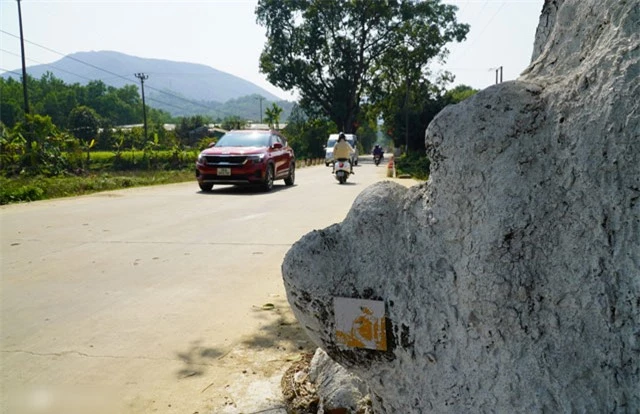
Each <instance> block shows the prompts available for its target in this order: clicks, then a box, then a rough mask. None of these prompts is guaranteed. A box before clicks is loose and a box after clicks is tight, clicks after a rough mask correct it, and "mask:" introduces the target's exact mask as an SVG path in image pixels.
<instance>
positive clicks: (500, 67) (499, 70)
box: [496, 66, 502, 85]
mask: <svg viewBox="0 0 640 414" xmlns="http://www.w3.org/2000/svg"><path fill="white" fill-rule="evenodd" d="M498 73H500V82H498ZM499 83H502V66H499V67H497V68H496V85H497V84H499Z"/></svg>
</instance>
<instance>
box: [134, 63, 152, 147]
mask: <svg viewBox="0 0 640 414" xmlns="http://www.w3.org/2000/svg"><path fill="white" fill-rule="evenodd" d="M135 77H136V78H138V79H140V86H141V87H142V115H143V117H144V140H145V141H146V140H147V139H148V135H147V105H146V104H145V102H144V81H145V80H146V79H149V75H145V74H144V73H136V74H135Z"/></svg>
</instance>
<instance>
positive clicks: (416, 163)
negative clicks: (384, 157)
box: [395, 153, 431, 181]
mask: <svg viewBox="0 0 640 414" xmlns="http://www.w3.org/2000/svg"><path fill="white" fill-rule="evenodd" d="M395 163H396V170H397V171H398V175H401V174H408V175H410V176H412V177H413V178H416V179H418V180H425V181H426V180H428V179H429V165H430V164H431V162H430V161H429V158H427V156H426V155H424V154H419V153H409V155H407V154H404V155H402V156H400V157H397V158H396V159H395Z"/></svg>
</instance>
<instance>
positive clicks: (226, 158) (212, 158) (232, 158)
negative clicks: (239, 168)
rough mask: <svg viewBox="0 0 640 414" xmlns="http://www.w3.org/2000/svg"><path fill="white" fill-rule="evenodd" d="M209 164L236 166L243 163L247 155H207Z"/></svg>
mask: <svg viewBox="0 0 640 414" xmlns="http://www.w3.org/2000/svg"><path fill="white" fill-rule="evenodd" d="M205 159H206V160H207V165H213V166H225V167H226V166H234V165H242V164H244V163H245V161H246V160H247V157H246V156H245V155H207V156H205Z"/></svg>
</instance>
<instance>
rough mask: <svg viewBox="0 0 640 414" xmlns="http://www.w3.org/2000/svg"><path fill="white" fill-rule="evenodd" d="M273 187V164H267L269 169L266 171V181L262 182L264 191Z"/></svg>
mask: <svg viewBox="0 0 640 414" xmlns="http://www.w3.org/2000/svg"><path fill="white" fill-rule="evenodd" d="M272 188H273V165H268V166H267V171H266V172H265V173H264V181H263V182H262V189H263V190H264V191H271V189H272Z"/></svg>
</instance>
